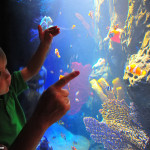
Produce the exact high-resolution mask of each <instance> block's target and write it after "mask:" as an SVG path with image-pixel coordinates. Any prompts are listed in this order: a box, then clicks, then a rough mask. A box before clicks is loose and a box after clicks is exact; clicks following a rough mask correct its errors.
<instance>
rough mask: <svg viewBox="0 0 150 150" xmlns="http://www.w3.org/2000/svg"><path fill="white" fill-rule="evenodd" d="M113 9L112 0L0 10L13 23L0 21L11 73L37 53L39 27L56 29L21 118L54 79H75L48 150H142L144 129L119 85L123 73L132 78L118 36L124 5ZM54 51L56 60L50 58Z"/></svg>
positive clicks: (40, 1)
mask: <svg viewBox="0 0 150 150" xmlns="http://www.w3.org/2000/svg"><path fill="white" fill-rule="evenodd" d="M119 2H120V3H119ZM117 3H118V5H117ZM119 4H121V1H113V0H110V1H109V0H10V1H8V2H6V3H5V5H6V6H7V8H6V11H5V17H6V18H7V17H8V16H11V17H9V19H8V20H4V22H5V23H6V27H5V28H7V29H10V31H9V32H8V31H6V33H7V34H8V36H9V38H10V40H8V37H5V38H4V40H6V41H7V42H8V45H7V46H5V44H4V46H5V47H6V49H8V51H7V53H8V55H9V57H8V60H9V62H10V64H12V66H11V65H10V64H9V67H10V70H12V71H13V70H16V69H18V68H19V67H21V66H24V65H26V63H27V62H28V60H29V59H30V58H31V56H32V54H33V53H34V52H35V50H36V48H37V46H38V44H39V40H38V31H37V26H38V25H39V24H41V25H42V27H43V29H46V28H48V27H51V26H53V25H57V26H58V27H60V34H59V35H58V36H56V37H54V39H53V43H52V46H51V48H50V52H49V53H48V55H47V58H46V60H45V62H44V65H43V67H42V69H41V71H40V73H39V75H38V76H36V77H35V78H34V79H33V80H31V81H30V82H29V86H30V88H31V92H29V91H27V92H25V93H24V96H25V102H22V106H23V108H24V110H25V113H26V116H27V118H28V117H29V116H30V115H31V113H32V111H33V109H34V107H35V104H36V103H37V100H38V98H39V96H40V94H41V93H42V92H43V90H44V89H46V88H48V87H49V86H50V85H52V84H53V83H55V82H56V81H57V80H59V76H60V75H64V74H65V73H70V72H71V71H72V70H73V69H74V70H79V71H80V72H81V74H80V76H79V77H78V78H77V79H76V80H74V81H72V82H71V83H70V85H69V86H68V85H67V86H66V87H65V88H67V89H68V90H69V93H70V96H69V98H70V101H71V110H70V111H69V112H68V113H67V114H66V115H65V116H64V117H62V119H61V120H60V121H58V122H57V123H55V124H54V125H53V126H51V127H50V128H49V129H48V130H47V131H46V133H45V134H44V137H43V138H42V140H44V139H45V143H46V144H49V147H51V149H53V150H61V149H63V150H75V148H76V149H77V150H103V149H105V150H144V149H146V145H147V143H148V139H149V137H148V136H149V125H148V122H146V123H145V124H141V120H140V119H138V112H137V110H136V107H135V105H134V103H136V102H135V101H134V100H132V96H133V97H134V95H132V94H131V95H132V96H131V95H130V96H129V95H128V93H130V92H129V91H128V90H127V89H128V86H127V84H125V82H124V80H123V77H124V74H125V72H126V71H127V72H128V73H130V74H131V76H133V75H132V73H133V72H130V70H127V69H126V63H127V56H128V54H131V52H125V50H124V49H123V47H122V46H124V45H123V42H121V41H120V40H121V35H120V36H118V35H117V34H118V33H119V34H121V33H122V32H124V30H123V29H124V27H125V25H126V20H127V15H128V11H129V8H128V0H124V1H122V4H123V5H119ZM114 7H115V8H114ZM115 10H116V12H115ZM147 11H148V10H147ZM114 12H115V13H117V15H118V16H119V17H118V18H119V19H118V18H115V17H116V14H115V13H114ZM9 13H11V14H9ZM117 24H118V26H117ZM116 26H117V27H116ZM115 27H116V29H115ZM118 29H119V30H118ZM148 30H149V28H148ZM109 32H110V33H111V34H109ZM123 35H124V36H125V34H123ZM114 36H115V39H113V38H112V37H114ZM122 39H123V37H122ZM122 41H123V40H122ZM140 41H141V40H139V42H138V43H140ZM121 44H122V45H121ZM140 46H141V45H137V44H136V46H135V48H134V50H135V51H136V52H138V50H139V49H140ZM124 47H125V46H124ZM56 49H58V51H59V54H60V58H59V57H58V56H57V55H56V54H55V50H56ZM14 51H15V53H16V56H15V58H16V59H15V61H14V60H13V58H12V54H13V53H14ZM18 64H19V65H18ZM141 70H142V69H141ZM147 75H148V74H147ZM33 85H37V88H34V86H33ZM137 90H138V87H137ZM127 91H128V92H127ZM31 99H34V100H33V102H31V101H30V100H31ZM133 99H134V98H133ZM141 100H142V98H141ZM140 102H141V101H140ZM141 103H142V102H141ZM136 104H137V105H138V104H139V103H138V102H137V103H136ZM139 105H140V104H139ZM148 109H149V108H148ZM148 113H149V111H148ZM42 140H41V144H42ZM73 146H74V147H75V148H74V149H73ZM41 147H42V146H41ZM43 149H44V148H43ZM38 150H42V148H41V149H40V147H38Z"/></svg>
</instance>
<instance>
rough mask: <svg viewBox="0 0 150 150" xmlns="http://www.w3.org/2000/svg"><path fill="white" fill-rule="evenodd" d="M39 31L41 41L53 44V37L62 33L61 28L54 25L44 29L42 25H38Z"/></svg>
mask: <svg viewBox="0 0 150 150" xmlns="http://www.w3.org/2000/svg"><path fill="white" fill-rule="evenodd" d="M38 31H39V38H40V41H41V42H42V43H44V42H45V43H47V44H51V42H52V39H53V37H54V36H56V35H57V34H59V33H60V28H58V27H57V26H53V27H50V28H48V29H46V30H44V31H43V30H42V27H41V25H38Z"/></svg>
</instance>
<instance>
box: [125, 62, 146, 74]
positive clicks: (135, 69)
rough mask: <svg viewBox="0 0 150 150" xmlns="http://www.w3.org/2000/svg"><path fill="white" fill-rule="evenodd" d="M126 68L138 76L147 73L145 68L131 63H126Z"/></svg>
mask: <svg viewBox="0 0 150 150" xmlns="http://www.w3.org/2000/svg"><path fill="white" fill-rule="evenodd" d="M126 70H127V71H129V72H130V73H132V74H136V75H138V76H140V75H143V76H145V75H146V74H147V72H146V71H145V70H142V69H141V68H140V67H138V65H136V64H131V65H128V66H127V67H126Z"/></svg>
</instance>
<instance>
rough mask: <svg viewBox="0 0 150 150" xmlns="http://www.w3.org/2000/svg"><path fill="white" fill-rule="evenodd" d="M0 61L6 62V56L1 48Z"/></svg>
mask: <svg viewBox="0 0 150 150" xmlns="http://www.w3.org/2000/svg"><path fill="white" fill-rule="evenodd" d="M0 59H2V60H6V55H5V53H4V51H3V49H2V48H1V47H0Z"/></svg>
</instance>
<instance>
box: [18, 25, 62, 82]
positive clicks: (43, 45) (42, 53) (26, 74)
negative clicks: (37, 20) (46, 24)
mask: <svg viewBox="0 0 150 150" xmlns="http://www.w3.org/2000/svg"><path fill="white" fill-rule="evenodd" d="M38 31H39V38H40V44H39V47H38V49H37V51H36V52H35V54H34V55H33V56H32V58H31V60H30V61H29V63H28V65H27V66H26V67H25V68H23V69H22V70H21V74H22V77H23V79H24V81H28V80H30V79H31V78H32V77H33V76H34V75H36V74H37V73H38V72H39V70H40V69H41V66H42V65H43V63H44V60H45V58H46V55H47V52H48V50H49V47H50V45H51V43H52V39H53V37H54V36H56V35H57V34H59V33H60V29H59V28H58V27H57V26H54V27H51V28H48V29H46V30H45V31H42V27H41V26H40V25H39V26H38Z"/></svg>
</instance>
